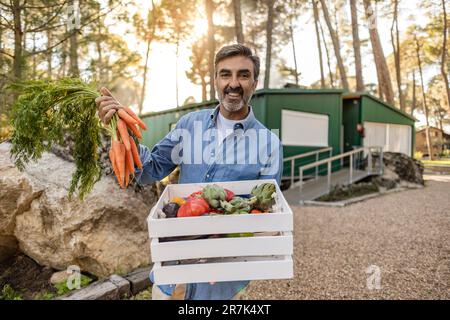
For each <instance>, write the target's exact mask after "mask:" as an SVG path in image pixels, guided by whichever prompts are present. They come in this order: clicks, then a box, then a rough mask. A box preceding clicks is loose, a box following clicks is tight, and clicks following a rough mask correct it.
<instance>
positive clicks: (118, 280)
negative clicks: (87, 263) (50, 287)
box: [55, 266, 152, 300]
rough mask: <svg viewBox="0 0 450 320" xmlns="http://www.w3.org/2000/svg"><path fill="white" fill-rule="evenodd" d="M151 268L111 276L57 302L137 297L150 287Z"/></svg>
mask: <svg viewBox="0 0 450 320" xmlns="http://www.w3.org/2000/svg"><path fill="white" fill-rule="evenodd" d="M151 268H152V267H151V266H149V267H145V268H139V269H136V270H134V271H132V272H131V273H129V274H127V275H125V276H123V277H122V276H119V275H117V274H113V275H111V276H110V277H109V278H108V279H103V280H100V281H97V282H94V283H92V284H90V285H88V286H86V287H84V288H81V289H79V290H75V291H71V292H69V293H67V294H65V295H63V296H60V297H57V298H56V299H55V300H119V299H121V298H122V297H125V296H128V297H130V296H131V295H136V294H137V293H139V292H141V291H143V290H145V289H146V288H148V287H150V285H151V282H150V278H149V273H150V270H151Z"/></svg>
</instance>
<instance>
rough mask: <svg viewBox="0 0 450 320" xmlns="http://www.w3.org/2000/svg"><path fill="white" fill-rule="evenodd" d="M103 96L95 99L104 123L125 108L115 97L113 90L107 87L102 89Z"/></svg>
mask: <svg viewBox="0 0 450 320" xmlns="http://www.w3.org/2000/svg"><path fill="white" fill-rule="evenodd" d="M100 93H101V94H102V96H101V97H98V98H97V99H95V103H96V104H97V110H98V116H99V117H100V120H102V122H103V123H104V124H108V123H109V121H110V120H111V118H112V116H113V115H114V113H116V111H118V110H119V109H121V108H123V106H122V105H121V104H120V102H119V101H117V99H116V98H114V97H113V95H112V94H111V92H110V91H109V90H108V89H106V88H105V87H103V88H101V89H100Z"/></svg>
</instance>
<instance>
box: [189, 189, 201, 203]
mask: <svg viewBox="0 0 450 320" xmlns="http://www.w3.org/2000/svg"><path fill="white" fill-rule="evenodd" d="M202 193H203V191H197V192H194V193H191V194H190V195H189V196H188V197H187V200H188V201H189V200H191V199H197V198H198V197H201V195H202Z"/></svg>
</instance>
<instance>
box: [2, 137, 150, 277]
mask: <svg viewBox="0 0 450 320" xmlns="http://www.w3.org/2000/svg"><path fill="white" fill-rule="evenodd" d="M10 146H11V145H10V144H9V143H2V144H0V258H2V255H3V257H6V256H7V255H10V254H11V253H13V252H14V251H16V250H20V251H22V252H23V253H25V254H26V255H28V256H30V257H31V258H32V259H34V260H35V261H37V262H38V263H39V264H41V265H45V266H49V267H52V268H54V269H58V270H66V268H67V267H68V266H70V265H77V266H79V267H80V269H81V270H82V271H85V272H88V273H91V274H93V275H96V276H98V277H104V276H107V275H110V274H113V273H118V274H124V273H127V272H129V271H131V270H134V269H136V268H138V267H141V266H146V265H148V264H149V263H150V243H149V237H148V232H147V224H146V218H147V216H148V214H149V211H150V209H151V207H152V205H153V204H154V202H155V201H156V195H155V190H154V189H155V188H154V186H153V185H152V186H147V187H144V188H142V187H140V188H130V189H127V190H123V189H119V188H118V185H117V183H116V182H115V181H114V180H113V177H112V176H111V175H107V176H105V175H104V176H102V178H101V179H100V181H98V182H97V183H96V184H95V186H94V189H93V190H92V192H91V193H90V194H89V195H87V196H86V198H85V200H84V201H80V200H78V199H77V198H75V197H74V198H73V199H72V200H69V199H68V188H69V184H70V180H71V175H72V172H73V170H74V168H75V166H74V164H73V163H72V162H70V161H67V159H66V160H64V159H62V158H61V157H58V156H56V155H55V154H53V153H44V155H43V157H42V158H41V159H40V160H39V161H38V162H36V163H30V164H29V165H28V166H27V167H26V169H25V171H24V172H20V171H19V170H17V168H15V166H14V165H13V163H12V162H11V160H10V154H9V150H10Z"/></svg>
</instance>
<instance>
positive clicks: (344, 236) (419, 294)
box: [245, 180, 450, 299]
mask: <svg viewBox="0 0 450 320" xmlns="http://www.w3.org/2000/svg"><path fill="white" fill-rule="evenodd" d="M293 209H294V223H295V235H294V274H295V277H294V279H291V280H277V281H254V282H252V283H251V284H250V286H249V288H248V290H247V293H246V296H245V298H246V299H450V180H449V181H446V182H445V180H440V181H427V182H426V187H425V188H423V189H417V190H408V191H403V192H398V193H393V194H389V195H384V196H382V197H378V198H375V199H370V200H367V201H365V202H361V203H356V204H353V205H350V206H348V207H344V208H324V207H294V208H293ZM372 265H375V266H377V267H379V271H380V272H381V283H380V285H381V288H380V289H378V290H377V289H372V290H370V289H368V287H367V279H368V278H369V277H370V276H371V274H372V275H374V271H373V270H374V269H373V270H372V271H371V272H370V273H371V274H368V273H366V270H367V268H368V267H369V266H372ZM372 284H373V282H372Z"/></svg>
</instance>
